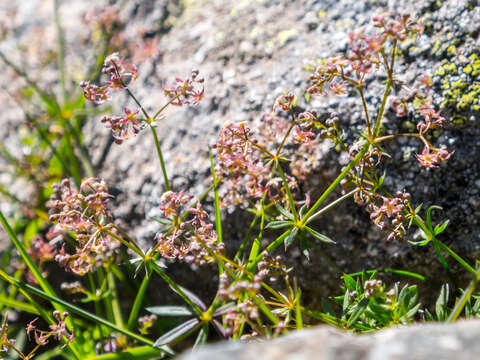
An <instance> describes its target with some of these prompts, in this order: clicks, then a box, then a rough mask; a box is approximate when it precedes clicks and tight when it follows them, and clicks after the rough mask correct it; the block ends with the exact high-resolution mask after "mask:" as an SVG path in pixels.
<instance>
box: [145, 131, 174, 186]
mask: <svg viewBox="0 0 480 360" xmlns="http://www.w3.org/2000/svg"><path fill="white" fill-rule="evenodd" d="M149 126H150V130H151V131H152V134H153V140H154V142H155V148H156V149H157V154H158V158H159V160H160V166H161V168H162V174H163V180H164V182H165V190H166V191H169V190H170V183H169V182H168V175H167V169H166V167H165V161H164V160H163V154H162V149H161V148H160V142H159V140H158V135H157V130H155V127H154V126H153V125H152V124H150V125H149Z"/></svg>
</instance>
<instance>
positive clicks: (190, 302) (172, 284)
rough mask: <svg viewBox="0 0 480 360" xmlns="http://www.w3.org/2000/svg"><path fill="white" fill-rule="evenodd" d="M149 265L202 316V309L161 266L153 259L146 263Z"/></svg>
mask: <svg viewBox="0 0 480 360" xmlns="http://www.w3.org/2000/svg"><path fill="white" fill-rule="evenodd" d="M148 264H149V266H151V267H152V269H153V270H154V271H155V272H156V273H157V274H158V275H160V277H161V278H162V279H163V280H164V281H165V282H166V283H167V284H168V285H170V287H171V288H172V289H173V290H175V292H176V293H177V294H178V295H180V297H181V298H182V299H183V300H184V301H185V302H186V303H187V304H188V305H189V306H190V307H191V308H192V309H193V310H194V311H195V312H196V313H197V315H198V316H200V317H201V316H203V311H202V309H200V307H199V306H198V305H197V304H195V303H194V302H193V301H192V300H191V299H190V298H189V297H188V296H187V295H186V294H185V292H183V290H182V289H181V288H180V287H179V286H178V285H177V283H176V282H175V281H173V280H172V279H171V278H170V276H168V275H167V274H165V272H164V271H163V270H162V268H161V267H160V266H159V265H158V264H157V263H155V262H154V261H151V262H149V263H148Z"/></svg>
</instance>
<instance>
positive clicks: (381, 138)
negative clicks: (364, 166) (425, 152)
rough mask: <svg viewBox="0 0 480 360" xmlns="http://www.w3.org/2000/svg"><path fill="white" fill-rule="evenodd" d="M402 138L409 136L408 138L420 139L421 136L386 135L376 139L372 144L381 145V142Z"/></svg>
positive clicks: (407, 134)
mask: <svg viewBox="0 0 480 360" xmlns="http://www.w3.org/2000/svg"><path fill="white" fill-rule="evenodd" d="M403 136H410V137H417V138H422V135H420V134H412V133H406V134H396V135H386V136H381V137H377V138H376V139H375V141H374V143H375V144H378V143H381V142H382V141H386V140H393V139H397V138H399V137H403Z"/></svg>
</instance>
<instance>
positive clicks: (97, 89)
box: [80, 53, 144, 144]
mask: <svg viewBox="0 0 480 360" xmlns="http://www.w3.org/2000/svg"><path fill="white" fill-rule="evenodd" d="M102 72H103V73H104V74H106V75H107V76H108V77H109V80H108V81H107V82H106V83H105V84H103V85H101V86H98V85H94V84H90V82H88V81H82V82H81V83H80V86H81V87H82V88H83V94H84V96H85V98H86V99H87V100H88V101H91V102H93V103H94V104H102V103H104V102H105V101H107V100H110V99H111V95H110V90H111V89H114V90H119V89H125V88H127V86H128V85H129V84H130V83H131V82H132V81H134V80H136V79H137V78H138V71H137V67H136V65H135V64H130V63H127V62H126V61H125V60H124V59H123V58H120V56H119V55H118V53H113V54H111V55H109V56H107V57H106V58H105V62H104V64H103V68H102ZM124 112H125V115H123V116H108V115H105V116H103V117H102V120H101V121H102V123H104V124H105V126H106V128H107V129H110V130H111V131H112V135H113V138H114V140H115V143H117V144H121V143H122V142H123V141H124V140H126V139H129V138H130V137H132V136H135V135H137V134H138V133H139V132H140V130H141V129H142V122H143V121H144V119H142V118H140V117H139V116H138V113H139V112H140V111H139V110H130V109H129V108H127V107H125V108H124Z"/></svg>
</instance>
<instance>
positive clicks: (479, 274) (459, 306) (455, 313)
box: [447, 268, 480, 322]
mask: <svg viewBox="0 0 480 360" xmlns="http://www.w3.org/2000/svg"><path fill="white" fill-rule="evenodd" d="M479 280H480V268H478V270H477V271H476V272H475V277H474V278H473V280H472V281H471V282H470V284H469V285H468V287H467V289H466V290H465V291H464V292H463V294H462V297H461V298H460V300H458V302H457V303H456V304H455V307H454V308H453V310H452V312H451V313H450V315H449V316H448V318H447V322H454V321H455V320H457V318H458V317H459V316H460V314H461V313H462V311H463V309H464V307H465V305H466V304H467V302H468V300H469V299H470V297H471V296H472V294H473V292H474V291H475V288H476V287H477V282H478V281H479Z"/></svg>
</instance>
